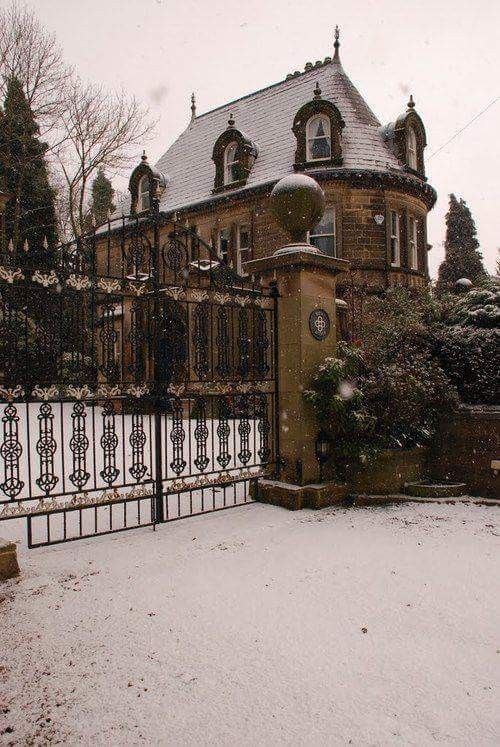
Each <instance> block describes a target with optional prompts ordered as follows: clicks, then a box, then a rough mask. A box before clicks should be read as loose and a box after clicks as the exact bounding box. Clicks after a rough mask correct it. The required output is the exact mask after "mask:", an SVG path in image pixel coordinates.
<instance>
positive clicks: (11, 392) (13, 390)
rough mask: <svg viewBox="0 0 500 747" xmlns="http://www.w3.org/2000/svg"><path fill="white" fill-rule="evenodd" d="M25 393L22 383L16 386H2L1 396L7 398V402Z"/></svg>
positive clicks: (0, 389) (19, 397)
mask: <svg viewBox="0 0 500 747" xmlns="http://www.w3.org/2000/svg"><path fill="white" fill-rule="evenodd" d="M24 395H25V391H24V389H23V388H22V386H21V385H20V384H18V385H17V386H15V387H3V386H0V397H3V398H4V399H6V400H7V402H12V400H14V399H21V397H24Z"/></svg>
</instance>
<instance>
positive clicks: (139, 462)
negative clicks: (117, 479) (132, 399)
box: [129, 413, 148, 482]
mask: <svg viewBox="0 0 500 747" xmlns="http://www.w3.org/2000/svg"><path fill="white" fill-rule="evenodd" d="M146 441H147V438H146V434H145V433H144V422H143V416H142V413H133V415H132V431H131V433H130V438H129V443H130V446H131V447H132V466H131V467H130V468H129V472H130V474H131V475H132V477H133V478H134V480H136V481H137V482H139V481H140V480H142V478H143V477H144V475H145V474H146V472H147V471H148V468H147V467H146V465H145V464H144V446H145V444H146Z"/></svg>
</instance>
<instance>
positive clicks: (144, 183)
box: [137, 174, 151, 213]
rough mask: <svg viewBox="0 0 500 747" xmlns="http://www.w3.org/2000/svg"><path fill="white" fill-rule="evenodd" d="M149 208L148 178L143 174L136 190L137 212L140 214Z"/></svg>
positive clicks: (149, 190)
mask: <svg viewBox="0 0 500 747" xmlns="http://www.w3.org/2000/svg"><path fill="white" fill-rule="evenodd" d="M150 207H151V185H150V180H149V176H148V175H147V174H144V176H141V179H140V181H139V188H138V190H137V212H138V213H142V212H143V211H144V210H149V208H150Z"/></svg>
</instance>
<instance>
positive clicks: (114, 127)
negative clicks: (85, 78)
mask: <svg viewBox="0 0 500 747" xmlns="http://www.w3.org/2000/svg"><path fill="white" fill-rule="evenodd" d="M61 123H62V129H63V133H62V136H61V138H60V139H61V141H62V144H61V146H60V147H59V148H58V149H57V150H56V156H57V159H58V162H59V166H60V169H61V173H62V174H63V176H64V179H65V182H66V193H67V200H68V214H69V217H70V222H71V228H72V231H73V233H74V235H76V236H78V235H81V233H82V232H83V230H84V225H85V216H86V207H87V192H88V189H89V187H90V184H91V180H92V178H93V177H94V175H96V174H97V171H98V169H99V168H100V167H102V168H105V169H106V170H107V171H108V173H112V174H113V173H114V174H117V173H120V172H123V171H124V170H125V169H128V168H130V164H131V161H132V158H133V157H134V156H135V154H136V152H137V148H138V146H141V145H142V144H143V143H144V142H145V141H146V140H147V139H148V138H149V137H150V135H151V133H152V130H153V128H154V126H155V124H156V123H155V122H154V121H152V119H151V118H150V116H149V112H148V110H147V109H144V108H143V107H142V106H141V105H140V104H139V103H138V101H137V100H136V99H135V98H134V97H133V96H132V97H130V96H128V95H127V94H126V93H125V92H124V91H120V92H117V93H111V94H110V93H109V92H108V91H105V90H104V89H103V88H102V87H100V86H96V85H92V84H86V85H85V84H82V82H81V80H80V79H79V78H77V77H74V78H73V79H72V81H71V85H70V86H69V87H68V89H67V92H66V101H65V109H64V111H63V112H62V115H61Z"/></svg>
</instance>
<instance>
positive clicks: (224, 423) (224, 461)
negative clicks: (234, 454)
mask: <svg viewBox="0 0 500 747" xmlns="http://www.w3.org/2000/svg"><path fill="white" fill-rule="evenodd" d="M218 415H219V423H218V425H217V437H218V439H219V453H218V455H217V461H218V462H219V464H220V466H221V467H222V469H226V467H227V465H228V464H229V462H230V461H231V454H230V453H229V436H230V435H231V428H230V427H229V405H228V402H227V400H226V398H225V397H221V398H220V400H219V412H218Z"/></svg>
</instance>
